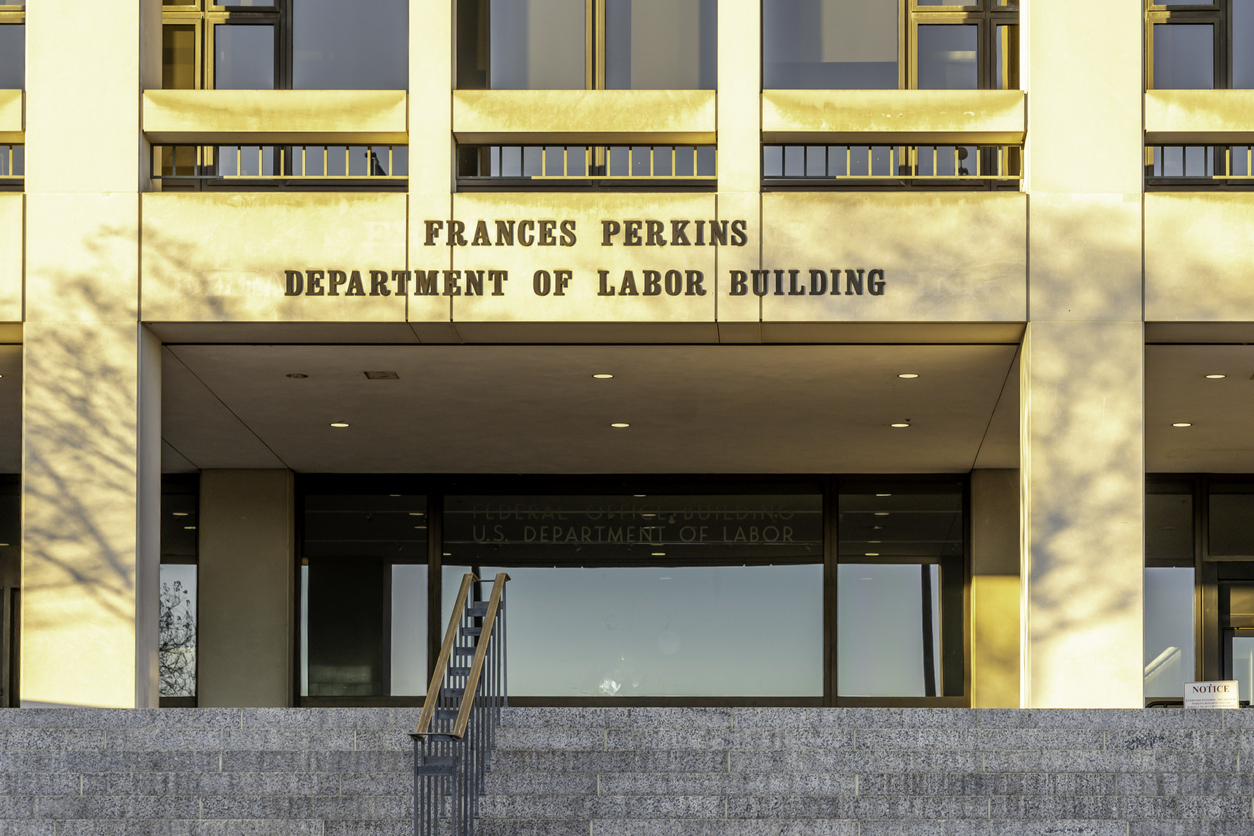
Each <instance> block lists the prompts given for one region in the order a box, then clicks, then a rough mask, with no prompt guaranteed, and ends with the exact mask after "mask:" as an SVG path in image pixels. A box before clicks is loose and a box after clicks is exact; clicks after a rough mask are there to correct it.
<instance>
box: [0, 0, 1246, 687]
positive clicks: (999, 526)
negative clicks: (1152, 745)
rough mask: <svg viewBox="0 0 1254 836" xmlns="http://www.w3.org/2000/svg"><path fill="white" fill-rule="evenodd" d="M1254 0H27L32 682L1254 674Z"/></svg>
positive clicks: (536, 683) (14, 240)
mask: <svg viewBox="0 0 1254 836" xmlns="http://www.w3.org/2000/svg"><path fill="white" fill-rule="evenodd" d="M1251 87H1254V4H1252V3H1250V2H1248V1H1247V0H1220V2H1218V3H1216V4H1209V5H1207V4H1196V3H1189V4H1181V5H1179V6H1159V5H1143V4H1142V3H1140V2H1135V0H1119V2H1110V3H1098V4H1094V3H1089V2H1081V1H1080V0H1050V2H1043V0H1019V2H1018V3H1016V2H1014V0H979V2H976V3H973V4H971V5H941V4H937V3H933V2H928V1H927V0H876V1H875V2H849V0H722V2H716V0H667V2H662V0H456V2H454V0H359V2H358V3H354V4H345V3H343V2H342V1H341V2H335V1H334V0H274V2H273V3H271V4H269V5H265V4H263V3H262V2H261V0H257V2H248V3H244V2H241V3H240V4H239V5H237V6H230V5H215V4H213V3H211V2H210V0H189V2H187V3H175V2H172V0H165V2H164V3H162V2H158V0H99V2H92V3H84V2H82V0H76V2H71V0H38V2H34V0H32V2H31V3H29V4H27V5H22V4H20V3H14V2H12V0H10V2H7V3H6V2H3V0H0V188H2V189H3V191H0V341H2V342H3V343H4V344H3V345H0V375H2V377H0V473H3V474H10V475H7V476H4V477H3V479H0V540H2V541H3V542H0V587H2V588H3V598H2V600H3V605H2V606H3V625H4V627H3V634H2V641H0V648H2V649H3V654H4V656H3V659H2V660H0V670H2V671H3V679H2V681H0V684H3V688H4V691H3V700H4V704H6V705H19V704H20V705H22V706H51V705H80V706H109V707H143V706H157V705H159V704H166V705H188V704H190V705H201V706H286V705H310V706H316V705H346V704H347V705H387V704H402V705H403V704H414V703H416V702H417V701H418V699H419V696H418V695H420V694H422V693H424V692H425V689H426V680H427V665H428V662H429V660H430V659H432V658H433V657H434V654H433V653H432V652H431V651H432V648H433V647H436V648H438V646H439V641H440V639H441V636H442V632H443V624H444V622H445V621H446V614H445V613H444V612H443V611H444V609H446V608H447V604H448V601H447V599H448V597H449V595H450V594H451V591H454V590H455V589H456V586H457V584H456V579H457V578H458V577H460V576H461V575H462V574H463V573H464V572H466V571H474V572H477V573H479V574H480V575H481V576H484V577H491V576H492V575H493V574H494V573H495V572H496V571H498V570H504V571H508V572H509V573H510V575H511V577H512V578H513V580H512V581H511V591H510V595H511V603H510V617H511V623H512V627H511V631H512V635H511V659H512V661H511V669H510V676H511V691H512V694H514V695H516V697H517V699H518V701H520V702H524V703H525V702H528V701H530V702H534V703H539V704H554V703H565V704H569V703H585V702H586V703H594V704H657V703H664V704H699V705H708V704H718V705H725V704H732V705H740V704H748V705H770V704H789V705H886V706H900V705H913V706H938V707H941V706H951V707H958V706H972V707H1017V706H1023V707H1105V708H1127V707H1139V706H1143V705H1146V704H1147V703H1148V702H1155V701H1161V700H1168V701H1170V700H1174V699H1179V697H1180V696H1181V689H1182V687H1183V683H1184V682H1186V681H1192V680H1195V679H1238V680H1239V681H1240V682H1241V683H1242V685H1241V688H1242V694H1241V697H1242V699H1248V698H1249V689H1250V688H1251V687H1254V647H1252V645H1254V637H1252V636H1254V634H1252V633H1249V632H1247V631H1248V630H1252V629H1254V608H1251V605H1254V570H1250V569H1246V567H1247V566H1250V565H1251V563H1250V561H1251V560H1252V559H1254V557H1252V556H1254V481H1251V480H1249V478H1248V476H1249V474H1250V473H1251V472H1254V444H1251V442H1250V440H1249V434H1248V432H1247V416H1248V415H1249V406H1250V404H1251V403H1252V402H1254V389H1250V387H1254V382H1251V380H1252V376H1254V348H1251V347H1250V343H1254V291H1252V290H1251V279H1252V278H1254V266H1251V265H1252V264H1254V262H1252V261H1251V259H1250V256H1249V251H1250V249H1251V244H1254V198H1252V193H1251V192H1250V191H1249V186H1250V184H1251V183H1254V163H1252V162H1251V155H1252V151H1251V149H1252V148H1254V117H1251V114H1252V113H1254V92H1251V91H1250V90H1249V89H1246V88H1251Z"/></svg>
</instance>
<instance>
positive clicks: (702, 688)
mask: <svg viewBox="0 0 1254 836" xmlns="http://www.w3.org/2000/svg"><path fill="white" fill-rule="evenodd" d="M465 571H467V569H466V567H454V566H449V567H446V570H445V575H444V582H443V590H444V618H445V620H447V618H448V616H449V610H450V608H451V605H452V602H453V600H454V598H455V596H456V594H457V589H458V586H459V584H460V578H461V575H462V574H463V573H464V572H465ZM498 571H507V572H508V573H509V575H510V578H511V581H510V583H509V585H508V587H507V590H508V591H507V600H508V607H509V615H508V618H509V656H508V662H507V664H508V676H509V690H510V694H511V695H517V696H570V697H576V696H578V697H613V696H633V697H638V696H648V697H676V696H747V697H770V696H775V697H783V696H793V697H795V696H821V695H822V693H823V594H822V589H823V567H822V566H821V565H819V564H812V565H798V566H711V567H649V566H633V567H615V568H553V567H537V568H518V567H510V568H508V569H504V570H502V569H501V568H499V567H498V566H483V567H481V568H480V569H479V571H478V572H477V574H478V576H479V577H480V578H485V579H489V580H490V579H492V578H495V576H496V573H497V572H498ZM481 586H482V588H483V590H484V591H483V592H482V593H481V594H483V595H486V594H487V592H486V590H488V589H489V588H490V584H486V583H485V584H482V585H481Z"/></svg>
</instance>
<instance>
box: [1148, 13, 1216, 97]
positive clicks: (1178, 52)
mask: <svg viewBox="0 0 1254 836" xmlns="http://www.w3.org/2000/svg"><path fill="white" fill-rule="evenodd" d="M1214 30H1215V27H1214V26H1212V25H1210V24H1195V23H1190V24H1180V23H1172V24H1167V23H1159V24H1155V25H1154V89H1156V90H1210V89H1213V88H1214V86H1215V31H1214Z"/></svg>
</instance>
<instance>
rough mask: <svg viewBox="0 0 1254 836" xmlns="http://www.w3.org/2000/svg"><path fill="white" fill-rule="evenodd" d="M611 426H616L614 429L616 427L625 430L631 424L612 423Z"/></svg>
mask: <svg viewBox="0 0 1254 836" xmlns="http://www.w3.org/2000/svg"><path fill="white" fill-rule="evenodd" d="M610 426H611V427H613V428H614V429H616V430H625V429H627V428H628V427H630V426H631V424H621V423H619V424H610Z"/></svg>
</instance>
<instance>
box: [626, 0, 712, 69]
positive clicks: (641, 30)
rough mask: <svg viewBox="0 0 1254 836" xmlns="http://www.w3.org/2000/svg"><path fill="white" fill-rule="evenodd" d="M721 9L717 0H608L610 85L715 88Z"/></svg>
mask: <svg viewBox="0 0 1254 836" xmlns="http://www.w3.org/2000/svg"><path fill="white" fill-rule="evenodd" d="M717 9H718V5H717V3H716V2H715V0H606V2H605V86H606V88H608V89H610V90H713V89H714V87H715V81H716V75H717V72H718V62H717V43H718V41H717V35H718V26H717Z"/></svg>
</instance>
